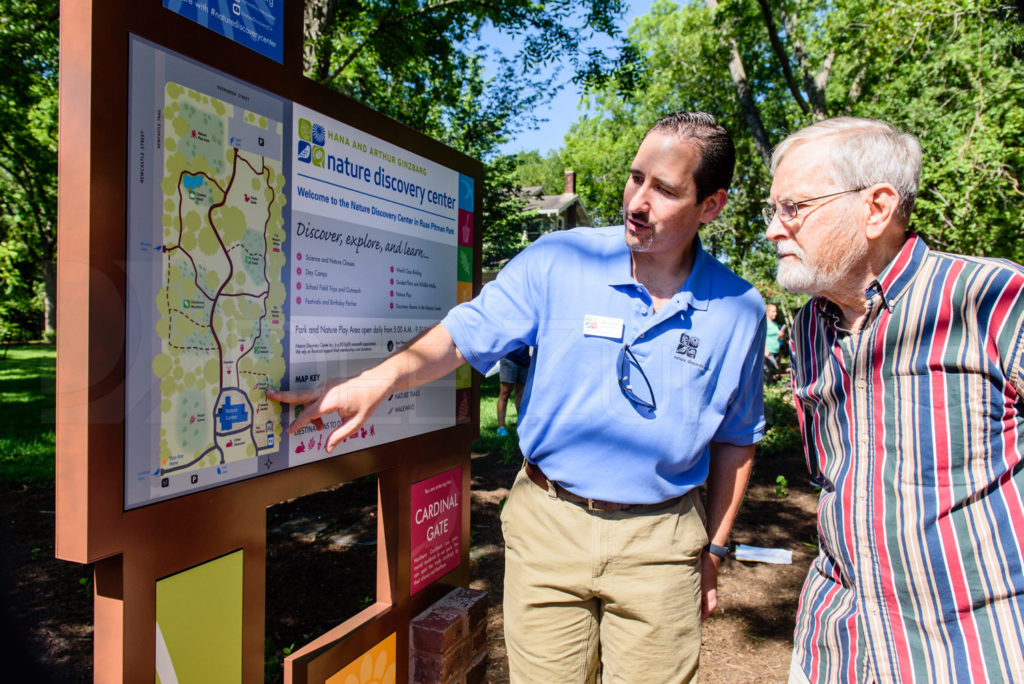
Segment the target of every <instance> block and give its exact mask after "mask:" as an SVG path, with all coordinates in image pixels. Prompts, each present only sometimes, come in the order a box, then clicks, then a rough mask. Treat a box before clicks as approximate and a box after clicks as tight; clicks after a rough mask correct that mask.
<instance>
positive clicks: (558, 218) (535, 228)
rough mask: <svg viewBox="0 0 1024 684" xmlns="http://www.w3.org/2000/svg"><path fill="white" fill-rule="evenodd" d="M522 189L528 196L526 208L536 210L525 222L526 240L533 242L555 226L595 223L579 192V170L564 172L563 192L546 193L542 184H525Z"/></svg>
mask: <svg viewBox="0 0 1024 684" xmlns="http://www.w3.org/2000/svg"><path fill="white" fill-rule="evenodd" d="M522 193H523V194H522V196H523V199H525V200H526V206H525V207H523V212H524V213H531V212H533V214H534V215H533V216H532V217H530V218H529V219H528V220H527V221H526V222H525V223H524V224H523V239H524V240H525V241H526V242H533V241H534V240H536V239H537V238H539V237H540V236H541V235H544V234H545V233H550V232H552V231H555V230H568V229H569V228H575V227H576V226H589V225H593V224H592V222H591V220H590V214H588V213H587V210H586V208H585V207H584V206H583V202H582V201H581V200H580V196H579V195H577V194H576V174H575V172H573V171H572V170H568V171H566V172H565V191H564V192H563V193H562V194H561V195H543V194H541V187H540V186H539V185H537V186H533V187H528V188H523V191H522Z"/></svg>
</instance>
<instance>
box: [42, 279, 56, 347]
mask: <svg viewBox="0 0 1024 684" xmlns="http://www.w3.org/2000/svg"><path fill="white" fill-rule="evenodd" d="M42 271H43V292H44V293H45V297H44V302H43V335H44V336H45V337H46V338H47V339H49V338H50V337H52V335H53V334H54V333H55V332H56V330H57V264H56V263H55V262H53V261H49V260H47V261H44V262H43V263H42Z"/></svg>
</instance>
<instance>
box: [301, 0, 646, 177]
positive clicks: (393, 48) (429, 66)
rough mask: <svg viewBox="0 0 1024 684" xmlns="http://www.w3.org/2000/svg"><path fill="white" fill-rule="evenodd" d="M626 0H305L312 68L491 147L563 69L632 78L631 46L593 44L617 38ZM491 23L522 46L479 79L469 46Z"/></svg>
mask: <svg viewBox="0 0 1024 684" xmlns="http://www.w3.org/2000/svg"><path fill="white" fill-rule="evenodd" d="M623 9H624V5H623V3H622V0H584V2H582V3H580V2H573V1H572V0H548V1H546V2H530V1H527V0H500V1H499V2H494V3H480V2H476V1H475V0H386V1H385V0H361V1H360V2H352V1H351V0H310V1H309V2H307V5H306V50H305V63H306V70H307V75H308V76H309V77H310V78H312V79H314V80H316V81H318V82H320V83H323V84H325V85H328V86H330V87H332V88H334V89H336V90H338V91H340V92H342V93H345V94H346V95H348V96H349V97H352V98H353V99H355V100H358V101H360V102H362V103H364V104H366V105H368V106H370V107H372V108H373V109H376V110H377V111H380V112H383V113H384V114H387V115H388V116H390V117H392V118H394V119H397V120H398V121H401V122H402V123H405V124H407V125H409V126H411V127H413V128H415V129H417V130H419V131H422V132H424V133H427V134H428V135H431V136H433V137H435V138H437V139H439V140H441V141H443V142H445V143H446V144H448V145H450V146H452V147H454V148H456V149H458V150H461V151H463V152H465V153H467V154H469V155H472V156H476V157H481V158H482V157H488V156H490V155H493V153H494V151H495V149H496V146H497V145H499V144H500V143H502V142H504V141H505V140H506V139H507V136H508V134H509V133H511V132H514V131H517V130H520V129H522V128H524V127H525V128H529V127H531V126H533V125H534V124H535V123H536V121H535V119H534V118H533V115H532V113H531V112H532V111H533V110H534V108H535V107H536V106H537V105H539V104H542V103H543V102H545V101H547V100H549V99H550V98H551V97H552V96H553V95H554V94H556V93H557V91H558V89H559V87H560V85H559V79H560V78H561V75H560V72H557V70H556V73H555V74H553V75H544V74H545V73H546V72H544V71H543V69H544V67H549V66H552V65H567V66H568V69H569V72H570V77H571V78H573V79H575V80H577V81H579V82H587V83H595V84H597V83H601V84H606V83H608V82H609V78H610V76H609V75H610V74H612V73H615V74H618V78H617V81H616V82H617V83H619V84H620V86H621V87H629V86H630V85H631V84H632V71H631V70H630V69H628V68H625V65H626V64H628V63H630V62H632V61H633V56H634V55H633V52H632V48H631V47H630V46H629V44H625V43H624V44H623V46H622V48H621V49H620V50H613V51H612V52H613V53H616V54H614V55H613V56H611V57H609V56H606V54H605V52H603V51H599V50H594V49H591V48H590V47H589V46H590V45H591V41H592V39H593V38H594V37H595V36H597V35H605V36H609V37H611V38H613V39H614V38H616V37H617V36H618V34H619V30H618V28H617V23H616V21H617V19H618V18H619V17H620V16H621V15H622V12H623ZM487 25H493V26H494V27H495V28H496V29H497V30H499V31H501V32H503V33H507V34H509V35H512V36H514V37H516V38H517V41H518V42H519V44H520V45H521V48H520V50H519V51H518V53H517V54H515V55H513V56H506V57H502V58H501V59H500V60H499V62H500V63H499V68H498V73H497V74H496V75H495V76H494V77H493V78H492V79H490V80H488V81H485V80H484V77H483V61H482V57H481V55H480V54H478V53H477V52H476V51H475V49H474V48H473V47H472V45H473V43H474V41H475V40H476V39H477V38H478V37H479V33H480V31H481V29H483V28H484V27H485V26H487Z"/></svg>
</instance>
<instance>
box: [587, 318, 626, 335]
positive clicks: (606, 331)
mask: <svg viewBox="0 0 1024 684" xmlns="http://www.w3.org/2000/svg"><path fill="white" fill-rule="evenodd" d="M622 328H623V322H622V319H621V318H610V317H608V316H595V315H594V314H587V315H586V316H584V317H583V334H584V335H588V336H591V337H607V338H609V339H613V340H621V339H622Z"/></svg>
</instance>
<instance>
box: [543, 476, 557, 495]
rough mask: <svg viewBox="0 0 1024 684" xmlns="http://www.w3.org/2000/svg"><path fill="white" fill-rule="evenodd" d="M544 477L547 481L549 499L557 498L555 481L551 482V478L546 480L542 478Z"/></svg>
mask: <svg viewBox="0 0 1024 684" xmlns="http://www.w3.org/2000/svg"><path fill="white" fill-rule="evenodd" d="M544 479H545V480H546V481H547V483H548V498H549V499H557V498H558V490H557V489H555V483H554V482H552V481H551V480H548V479H547V478H544Z"/></svg>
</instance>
